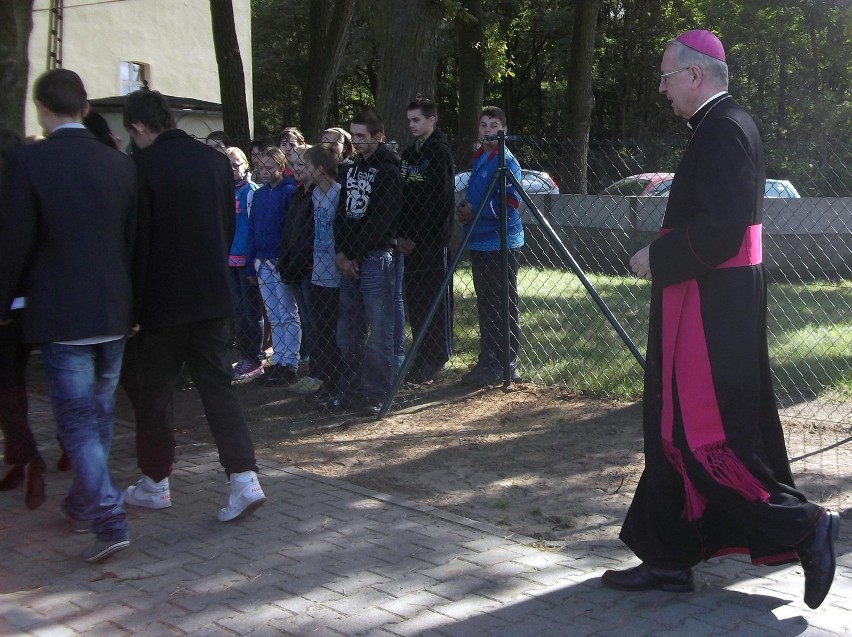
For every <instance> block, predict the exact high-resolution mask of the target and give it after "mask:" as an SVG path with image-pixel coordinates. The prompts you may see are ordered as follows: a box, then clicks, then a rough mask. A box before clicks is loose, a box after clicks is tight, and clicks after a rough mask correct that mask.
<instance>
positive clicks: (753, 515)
mask: <svg viewBox="0 0 852 637" xmlns="http://www.w3.org/2000/svg"><path fill="white" fill-rule="evenodd" d="M660 73H661V75H660V87H659V90H660V93H662V94H663V95H665V96H666V98H667V99H668V100H669V101H670V102H671V104H672V108H673V110H674V112H675V114H676V115H678V116H679V117H682V118H684V119H686V120H687V125H688V127H689V129H690V139H689V143H688V145H687V148H686V150H685V151H684V153H683V157H682V158H681V161H680V164H679V165H678V167H677V170H676V172H675V178H674V181H673V183H672V188H671V194H670V196H669V200H668V205H667V207H666V213H665V218H664V220H663V226H662V229H661V231H660V237H659V238H658V239H656V240H655V241H653V242H652V243H651V244H650V245H649V246H646V247H645V248H643V249H642V250H640V251H639V252H637V253H636V254H635V255H634V256H633V257H632V258H631V260H630V266H631V268H632V270H633V272H634V273H635V274H636V275H637V276H639V277H642V278H645V279H649V280H652V284H651V285H652V287H651V313H650V326H649V333H648V353H647V365H646V369H645V391H644V414H643V420H644V433H645V471H644V472H643V474H642V477H641V479H640V480H639V484H638V486H637V488H636V494H635V496H634V499H633V503H632V504H631V506H630V510H629V511H628V512H627V518H626V520H625V522H624V526H623V527H622V530H621V536H620V537H621V539H622V540H623V541H624V542H625V543H626V544H627V545H628V546H629V547H630V548H631V549H632V550H633V552H634V553H636V555H637V556H639V558H641V559H642V564H641V565H639V566H636V567H634V568H631V569H627V570H623V571H607V572H606V573H605V574H604V575H603V582H604V584H605V585H607V586H609V587H611V588H616V589H619V590H631V591H632V590H648V589H661V590H666V591H675V592H681V591H684V592H685V591H692V590H694V584H693V578H692V570H691V569H692V567H693V566H694V565H696V564H697V563H698V562H700V561H702V560H707V559H709V558H711V557H714V556H719V555H725V554H729V553H747V554H749V555H750V557H751V559H752V561H753V562H754V563H758V564H782V563H786V562H792V561H795V560H796V559H799V560H801V563H802V566H803V569H804V571H805V597H804V598H805V603H807V605H808V606H810V607H811V608H816V607H817V606H819V605H820V604H821V603H822V601H823V600H824V599H825V596H826V595H827V594H828V590H829V588H830V586H831V583H832V580H833V579H834V568H835V555H834V542H835V540H836V539H837V535H838V527H839V517H838V514H837V513H836V512H834V511H830V510H827V509H824V508H822V507H820V506H817V505H816V504H812V503H810V502H808V501H807V499H806V498H805V496H804V495H802V494H801V493H800V492H799V491H797V490H796V488H795V486H794V483H793V477H792V475H791V473H790V464H789V461H788V459H787V450H786V447H785V444H784V434H783V431H782V428H781V423H780V420H779V417H778V410H777V407H776V404H775V398H774V393H773V389H772V377H771V372H770V369H769V355H768V347H767V339H766V274H765V270H764V268H763V265H762V263H761V260H762V259H761V221H762V215H763V193H764V181H765V174H764V159H763V144H762V142H761V139H760V135H759V133H758V131H757V127H756V126H755V124H754V121H753V120H752V118H751V117H750V116H749V115H748V114H747V113H746V112H745V111H744V110H743V109H742V108H741V107H740V106H739V105H738V104H737V103H736V102H735V101H734V99H733V98H732V97H731V95H730V94H729V93H728V92H727V88H728V68H727V65H726V63H725V51H724V48H723V47H722V43H721V42H720V41H719V39H718V38H717V37H716V36H715V35H713V34H712V33H710V32H708V31H700V30H695V31H687V32H686V33H684V34H682V35H680V36H678V37H677V38H675V39H673V40H671V41H670V42H668V44H667V45H666V49H665V53H664V55H663V59H662V62H661V64H660Z"/></svg>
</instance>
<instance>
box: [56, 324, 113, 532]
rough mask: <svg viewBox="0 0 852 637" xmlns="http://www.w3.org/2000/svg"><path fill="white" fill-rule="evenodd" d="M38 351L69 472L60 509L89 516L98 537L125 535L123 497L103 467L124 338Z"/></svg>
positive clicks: (107, 470) (76, 515) (109, 437)
mask: <svg viewBox="0 0 852 637" xmlns="http://www.w3.org/2000/svg"><path fill="white" fill-rule="evenodd" d="M41 352H42V362H43V363H44V371H45V374H46V376H47V382H48V388H49V391H50V402H51V405H52V406H53V415H54V418H55V419H56V427H57V430H58V433H59V440H60V442H61V443H62V447H63V448H64V449H65V451H66V452H67V453H68V457H69V459H70V460H71V467H72V468H73V471H74V477H73V480H72V482H71V487H70V488H69V490H68V495H67V496H66V498H65V502H64V503H63V509H64V511H65V512H66V513H67V514H68V515H69V516H71V517H72V518H74V519H77V520H87V521H90V522H91V524H92V527H91V528H92V532H93V533H94V534H95V535H96V536H97V538H98V539H99V540H104V541H113V540H122V539H125V538H126V537H127V516H126V514H125V512H124V498H123V496H122V494H121V489H119V488H118V485H117V484H116V482H115V480H114V479H113V477H112V475H111V474H110V472H109V466H108V461H109V451H110V444H111V442H112V425H113V411H114V408H115V387H116V385H117V384H118V376H119V373H120V372H121V356H122V353H123V352H124V338H121V339H118V340H115V341H110V342H108V343H97V344H94V345H64V344H61V343H46V344H44V345H42V350H41Z"/></svg>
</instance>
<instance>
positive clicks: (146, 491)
mask: <svg viewBox="0 0 852 637" xmlns="http://www.w3.org/2000/svg"><path fill="white" fill-rule="evenodd" d="M124 126H125V128H127V129H128V132H129V133H130V135H131V137H132V138H133V141H134V142H135V143H136V146H137V147H138V148H139V149H140V150H139V151H137V152H136V153H135V154H134V156H133V157H134V160H135V162H136V171H137V174H138V176H139V192H140V196H139V200H140V215H139V216H140V222H139V235H138V243H139V248H138V250H137V267H136V270H137V273H138V285H137V287H136V290H135V292H136V297H137V307H138V311H139V324H140V329H139V334H138V335H137V336H136V337H135V338H133V339H132V342H133V344H134V347H133V349H134V350H135V362H136V370H135V371H136V372H137V373H136V374H135V379H134V374H133V373H130V374H128V375H127V379H128V382H129V383H132V384H133V383H135V384H136V387H133V388H132V391H134V392H135V394H136V396H137V403H136V408H137V420H136V454H137V461H138V464H139V468H140V469H141V470H142V474H143V476H142V478H141V479H139V480H138V481H137V482H136V483H135V484H134V485H132V486H129V487H127V489H126V490H125V502H126V503H128V504H132V505H134V506H140V507H146V508H149V509H163V508H166V507H168V506H170V505H171V492H170V489H169V476H170V474H171V473H172V469H173V464H174V449H175V438H174V428H173V427H172V425H171V422H170V419H169V408H170V406H171V400H172V391H173V389H174V385H175V379H176V378H177V376H178V374H179V372H180V368H181V365H183V364H184V362H185V363H186V364H187V366H188V367H189V370H190V373H191V375H192V379H193V381H195V385H196V386H197V387H198V392H199V394H200V395H201V401H202V403H203V404H204V412H205V415H206V416H207V422H208V424H209V425H210V431H211V433H212V434H213V439H214V440H215V441H216V448H217V450H218V452H219V462H220V463H221V464H222V466H223V467H224V469H225V473H226V474H227V476H228V484H229V489H228V499H227V501H226V502H225V506H224V507H222V508H221V509H220V510H219V514H218V519H219V521H221V522H228V521H230V520H236V519H237V518H241V517H243V516H246V515H248V514H250V513H251V512H252V511H254V510H255V509H257V507H259V506H260V505H261V504H263V502H264V501H265V500H266V496H265V495H264V493H263V490H262V489H261V487H260V484H259V482H258V479H257V470H258V468H257V461H256V460H255V454H254V445H253V443H252V440H251V433H250V432H249V429H248V426H247V425H246V421H245V417H244V416H243V411H242V407H241V406H240V402H239V400H238V399H237V396H236V393H235V390H234V387H233V386H232V382H231V381H232V380H233V370H232V368H231V344H232V342H233V338H232V332H231V320H232V317H233V315H234V305H233V302H232V298H231V282H230V279H229V273H228V251H229V248H230V246H231V241H232V240H233V236H234V226H235V223H236V214H235V209H234V179H233V171H232V169H231V165H230V162H229V161H228V158H227V156H226V155H225V154H224V153H220V152H218V151H216V150H214V149H212V148H210V147H209V146H206V145H205V144H199V143H198V142H197V141H195V140H194V139H193V138H192V137H190V136H189V135H187V134H186V133H185V132H184V131H182V130H177V129H176V128H175V121H174V117H173V116H172V113H171V110H170V108H169V106H168V104H167V103H166V101H165V99H164V98H163V96H162V95H161V94H160V93H158V92H157V91H134V92H133V93H131V94H130V95H128V96H127V101H126V102H125V106H124ZM187 184H199V186H196V187H191V188H188V187H187ZM200 184H204V186H203V187H201V186H200ZM73 461H74V459H73V458H72V462H73Z"/></svg>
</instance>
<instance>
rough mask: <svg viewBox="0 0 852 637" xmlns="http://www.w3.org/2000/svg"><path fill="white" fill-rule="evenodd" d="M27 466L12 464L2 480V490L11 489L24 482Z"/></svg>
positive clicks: (0, 483) (0, 486)
mask: <svg viewBox="0 0 852 637" xmlns="http://www.w3.org/2000/svg"><path fill="white" fill-rule="evenodd" d="M26 466H27V465H25V464H16V465H12V468H11V469H9V472H8V473H7V474H6V475H5V476H3V479H2V480H0V491H11V490H12V489H17V488H18V487H19V486H20V485H21V484H23V482H24V478H25V477H26V471H25V469H26Z"/></svg>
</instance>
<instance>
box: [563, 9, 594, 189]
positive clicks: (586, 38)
mask: <svg viewBox="0 0 852 637" xmlns="http://www.w3.org/2000/svg"><path fill="white" fill-rule="evenodd" d="M600 6H601V0H588V1H577V2H575V3H574V34H573V37H572V39H571V60H570V63H569V65H568V104H567V111H568V117H567V126H568V142H569V144H568V148H567V149H566V158H565V164H566V166H567V168H568V179H567V182H566V184H565V186H566V191H567V192H574V193H582V194H586V193H587V192H588V174H587V172H588V155H589V129H590V128H591V123H592V108H593V107H594V101H595V99H594V95H593V94H592V62H593V58H594V51H595V31H596V29H597V22H598V11H599V9H600Z"/></svg>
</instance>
